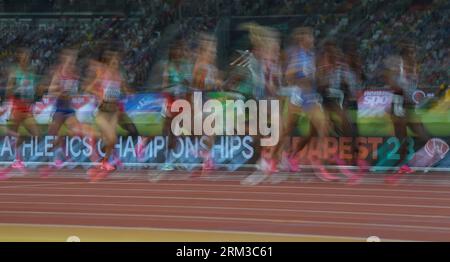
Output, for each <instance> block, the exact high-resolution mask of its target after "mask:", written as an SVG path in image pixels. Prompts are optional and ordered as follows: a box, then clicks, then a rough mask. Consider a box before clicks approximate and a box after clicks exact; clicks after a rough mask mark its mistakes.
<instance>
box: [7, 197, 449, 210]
mask: <svg viewBox="0 0 450 262" xmlns="http://www.w3.org/2000/svg"><path fill="white" fill-rule="evenodd" d="M5 196H14V197H57V198H61V197H86V198H90V199H93V198H96V199H98V198H102V197H103V198H120V199H124V198H127V199H170V200H193V201H197V200H203V201H231V202H262V203H268V202H271V203H297V204H332V205H354V206H383V207H385V206H389V207H411V208H418V207H419V208H426V209H431V208H440V209H450V206H441V205H405V204H387V203H382V204H376V203H357V202H340V201H334V202H328V201H302V200H272V199H261V198H258V199H247V198H246V199H243V198H218V197H167V196H128V195H92V194H89V195H83V194H32V193H28V194H16V193H0V197H5Z"/></svg>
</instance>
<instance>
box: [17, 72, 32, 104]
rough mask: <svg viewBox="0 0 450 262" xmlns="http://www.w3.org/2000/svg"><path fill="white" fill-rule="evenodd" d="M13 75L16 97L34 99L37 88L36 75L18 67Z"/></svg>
mask: <svg viewBox="0 0 450 262" xmlns="http://www.w3.org/2000/svg"><path fill="white" fill-rule="evenodd" d="M13 77H14V78H15V86H14V90H13V94H14V97H15V98H18V99H22V100H29V101H32V100H34V95H35V89H36V77H35V75H34V74H32V73H30V72H24V71H23V70H21V69H19V68H17V69H15V72H14V75H13Z"/></svg>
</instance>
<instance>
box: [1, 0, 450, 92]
mask: <svg viewBox="0 0 450 262" xmlns="http://www.w3.org/2000/svg"><path fill="white" fill-rule="evenodd" d="M129 2H130V3H129V4H130V8H131V9H133V10H134V11H136V12H137V11H139V12H141V13H142V14H144V15H143V16H140V17H137V18H131V17H130V18H125V19H124V18H120V19H119V18H97V19H92V20H90V21H83V22H74V23H73V25H70V26H67V25H61V23H59V21H57V22H55V23H53V24H51V23H49V24H48V25H47V26H45V27H37V26H36V25H35V24H34V22H33V21H29V22H24V21H21V22H17V21H15V22H3V23H2V24H1V25H0V72H1V73H2V76H4V73H5V72H6V70H7V69H8V66H9V65H11V63H12V61H13V54H14V50H15V48H16V47H18V46H27V47H29V48H30V49H31V51H32V66H33V69H34V70H35V72H36V73H38V74H45V72H46V71H47V70H48V69H49V68H50V66H51V65H52V63H54V61H55V59H56V57H57V54H58V52H59V51H60V50H61V49H63V48H66V47H71V48H78V49H79V50H80V55H81V56H82V57H90V56H92V53H93V52H95V50H97V49H98V47H99V46H100V45H101V44H102V43H104V42H113V43H115V44H117V45H120V46H121V48H122V51H123V52H122V53H123V57H122V66H123V70H124V72H125V75H126V77H127V80H128V82H129V84H130V85H132V86H142V85H145V83H146V80H147V78H148V76H149V74H150V69H151V67H152V65H153V63H154V62H155V61H154V58H155V53H157V52H158V47H159V41H160V39H161V36H162V32H163V30H164V28H165V27H166V26H167V25H169V24H171V23H173V22H175V20H176V19H177V18H181V19H179V22H178V31H179V34H180V35H181V37H182V38H184V39H187V42H195V41H194V40H195V37H196V33H197V32H201V31H209V32H211V31H213V29H214V27H215V25H216V24H217V21H218V19H220V18H219V17H217V16H219V15H221V12H226V10H228V11H227V12H228V13H229V14H231V15H234V16H238V15H242V16H253V15H268V14H278V15H293V14H300V15H305V17H306V20H305V22H304V24H305V25H310V26H314V29H315V34H316V36H317V37H318V39H324V38H327V37H334V38H337V39H338V38H340V37H345V36H351V37H354V38H355V39H357V40H358V41H359V43H360V46H359V52H360V54H361V56H362V57H363V58H364V59H365V61H364V66H365V72H366V74H367V75H368V77H369V80H370V79H371V78H373V77H374V76H375V74H376V72H377V70H378V69H379V67H380V66H381V64H382V59H383V58H384V57H386V56H387V55H389V54H390V53H394V52H398V50H397V44H398V42H399V41H402V40H404V39H411V40H412V41H414V43H413V44H415V45H416V46H417V47H418V57H417V58H418V61H419V64H420V70H419V71H420V74H421V78H420V79H421V81H422V82H423V84H426V85H439V84H441V83H444V82H448V75H449V68H450V59H449V46H448V44H447V43H448V35H449V30H450V27H449V12H445V10H449V8H450V3H448V1H445V0H435V1H432V2H433V3H431V4H429V5H427V6H426V7H424V8H419V9H417V8H414V6H413V5H412V4H411V1H409V0H400V1H373V0H352V1H345V0H326V1H307V0H261V1H249V0H233V1H232V2H230V6H227V5H226V4H227V1H221V0H218V1H208V4H205V5H201V6H202V7H201V8H199V9H198V10H199V12H198V13H193V14H190V15H193V16H194V18H192V17H186V14H185V15H184V17H183V16H181V17H178V16H177V15H176V14H177V12H179V11H180V10H178V8H179V7H180V5H181V7H183V6H186V5H188V4H189V3H190V1H169V2H167V1H162V0H157V1H144V0H140V1H129ZM181 10H182V8H181ZM188 15H189V13H188ZM196 15H200V16H196ZM189 39H191V40H192V41H191V40H189ZM4 79H5V77H2V81H4Z"/></svg>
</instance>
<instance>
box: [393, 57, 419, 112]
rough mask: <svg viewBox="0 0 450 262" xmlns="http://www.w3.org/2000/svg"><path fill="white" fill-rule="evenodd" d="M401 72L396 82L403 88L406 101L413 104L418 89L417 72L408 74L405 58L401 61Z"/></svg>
mask: <svg viewBox="0 0 450 262" xmlns="http://www.w3.org/2000/svg"><path fill="white" fill-rule="evenodd" d="M399 72H400V73H399V75H398V76H397V78H396V79H395V80H396V83H397V85H398V86H399V87H400V88H401V89H402V90H403V96H404V98H405V102H406V103H409V104H411V103H413V95H414V92H415V91H416V90H417V82H418V79H417V73H416V72H413V73H412V74H407V73H406V71H405V64H404V61H403V59H401V61H400V70H399Z"/></svg>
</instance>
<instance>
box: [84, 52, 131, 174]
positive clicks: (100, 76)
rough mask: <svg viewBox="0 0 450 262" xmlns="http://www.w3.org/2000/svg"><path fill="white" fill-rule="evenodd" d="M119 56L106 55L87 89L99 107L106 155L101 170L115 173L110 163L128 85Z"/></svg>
mask: <svg viewBox="0 0 450 262" xmlns="http://www.w3.org/2000/svg"><path fill="white" fill-rule="evenodd" d="M119 59H120V58H119V54H118V53H117V52H113V51H108V52H106V53H105V55H104V64H102V65H97V76H96V78H95V79H94V80H93V82H92V83H91V84H90V85H89V86H88V87H87V89H86V90H87V91H88V92H89V93H92V94H94V95H96V97H97V99H98V101H99V106H98V111H97V115H96V119H95V122H96V124H97V127H98V128H99V130H100V133H101V137H102V140H103V143H104V147H103V148H104V152H105V155H104V157H103V158H102V160H101V165H100V169H101V170H104V171H113V170H115V169H116V167H115V166H114V165H113V164H111V163H110V162H109V159H110V157H111V156H112V155H113V150H114V147H115V144H116V141H117V127H118V121H119V114H120V102H119V100H120V98H121V97H122V95H123V94H124V93H127V92H128V91H127V87H126V83H125V81H124V79H123V77H122V76H121V74H120V70H119V68H120V67H119Z"/></svg>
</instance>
